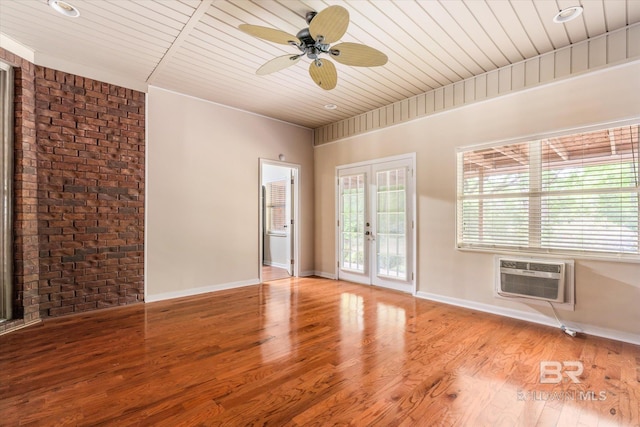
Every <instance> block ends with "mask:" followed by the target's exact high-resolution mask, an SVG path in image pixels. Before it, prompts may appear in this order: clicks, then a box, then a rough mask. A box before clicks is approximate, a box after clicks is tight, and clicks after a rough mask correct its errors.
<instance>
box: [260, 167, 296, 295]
mask: <svg viewBox="0 0 640 427" xmlns="http://www.w3.org/2000/svg"><path fill="white" fill-rule="evenodd" d="M264 165H271V166H279V167H285V168H289V169H290V170H292V171H293V172H294V173H293V186H292V189H291V205H292V208H293V212H292V216H291V218H292V220H293V224H289V225H290V226H291V225H293V227H291V229H290V230H291V233H293V247H292V248H290V249H291V259H292V260H293V269H292V271H293V274H292V277H298V276H300V231H299V228H300V172H301V170H302V166H301V165H299V164H296V163H289V162H282V161H279V160H270V159H264V158H259V166H258V212H259V215H258V236H259V237H258V280H259V281H260V283H262V260H263V257H264V205H263V200H262V199H263V192H262V186H263V182H262V169H263V166H264ZM287 240H290V239H287Z"/></svg>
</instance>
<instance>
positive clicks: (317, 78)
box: [309, 59, 338, 90]
mask: <svg viewBox="0 0 640 427" xmlns="http://www.w3.org/2000/svg"><path fill="white" fill-rule="evenodd" d="M317 63H319V64H321V66H320V67H318V64H317ZM309 75H310V76H311V78H312V79H313V81H314V82H316V84H317V85H318V86H320V87H321V88H322V89H324V90H331V89H333V88H334V87H336V85H337V84H338V72H337V71H336V66H335V65H333V62H331V61H329V60H328V59H318V60H316V61H313V62H311V65H310V66H309Z"/></svg>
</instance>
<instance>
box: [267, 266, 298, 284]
mask: <svg viewBox="0 0 640 427" xmlns="http://www.w3.org/2000/svg"><path fill="white" fill-rule="evenodd" d="M288 277H291V276H289V272H288V271H287V270H286V269H284V268H279V267H274V266H271V265H263V266H262V281H263V282H271V281H273V280H278V279H284V278H288Z"/></svg>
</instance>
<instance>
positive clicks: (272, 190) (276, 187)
mask: <svg viewBox="0 0 640 427" xmlns="http://www.w3.org/2000/svg"><path fill="white" fill-rule="evenodd" d="M265 187H266V191H265V193H266V194H265V199H266V215H265V216H266V226H267V227H266V228H267V233H269V234H283V235H284V234H286V232H287V229H286V217H287V216H286V207H287V180H282V181H273V182H268V183H267V184H266V186H265Z"/></svg>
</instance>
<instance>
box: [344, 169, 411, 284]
mask: <svg viewBox="0 0 640 427" xmlns="http://www.w3.org/2000/svg"><path fill="white" fill-rule="evenodd" d="M413 164H414V160H413V158H401V159H395V160H388V161H384V160H381V161H377V162H374V163H370V164H359V165H357V166H345V167H339V168H338V203H337V205H338V221H337V225H338V231H337V241H338V245H337V246H338V248H337V249H338V257H337V258H338V263H337V264H338V278H339V279H343V280H349V281H352V282H357V283H363V284H373V285H377V286H383V287H387V288H391V289H396V290H401V291H405V292H411V293H413V292H414V274H413V273H414V269H413V264H414V251H415V244H414V241H415V237H414V227H415V223H414V206H413V203H414V197H415V190H414V189H415V184H414V177H413V170H414V168H413Z"/></svg>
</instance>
